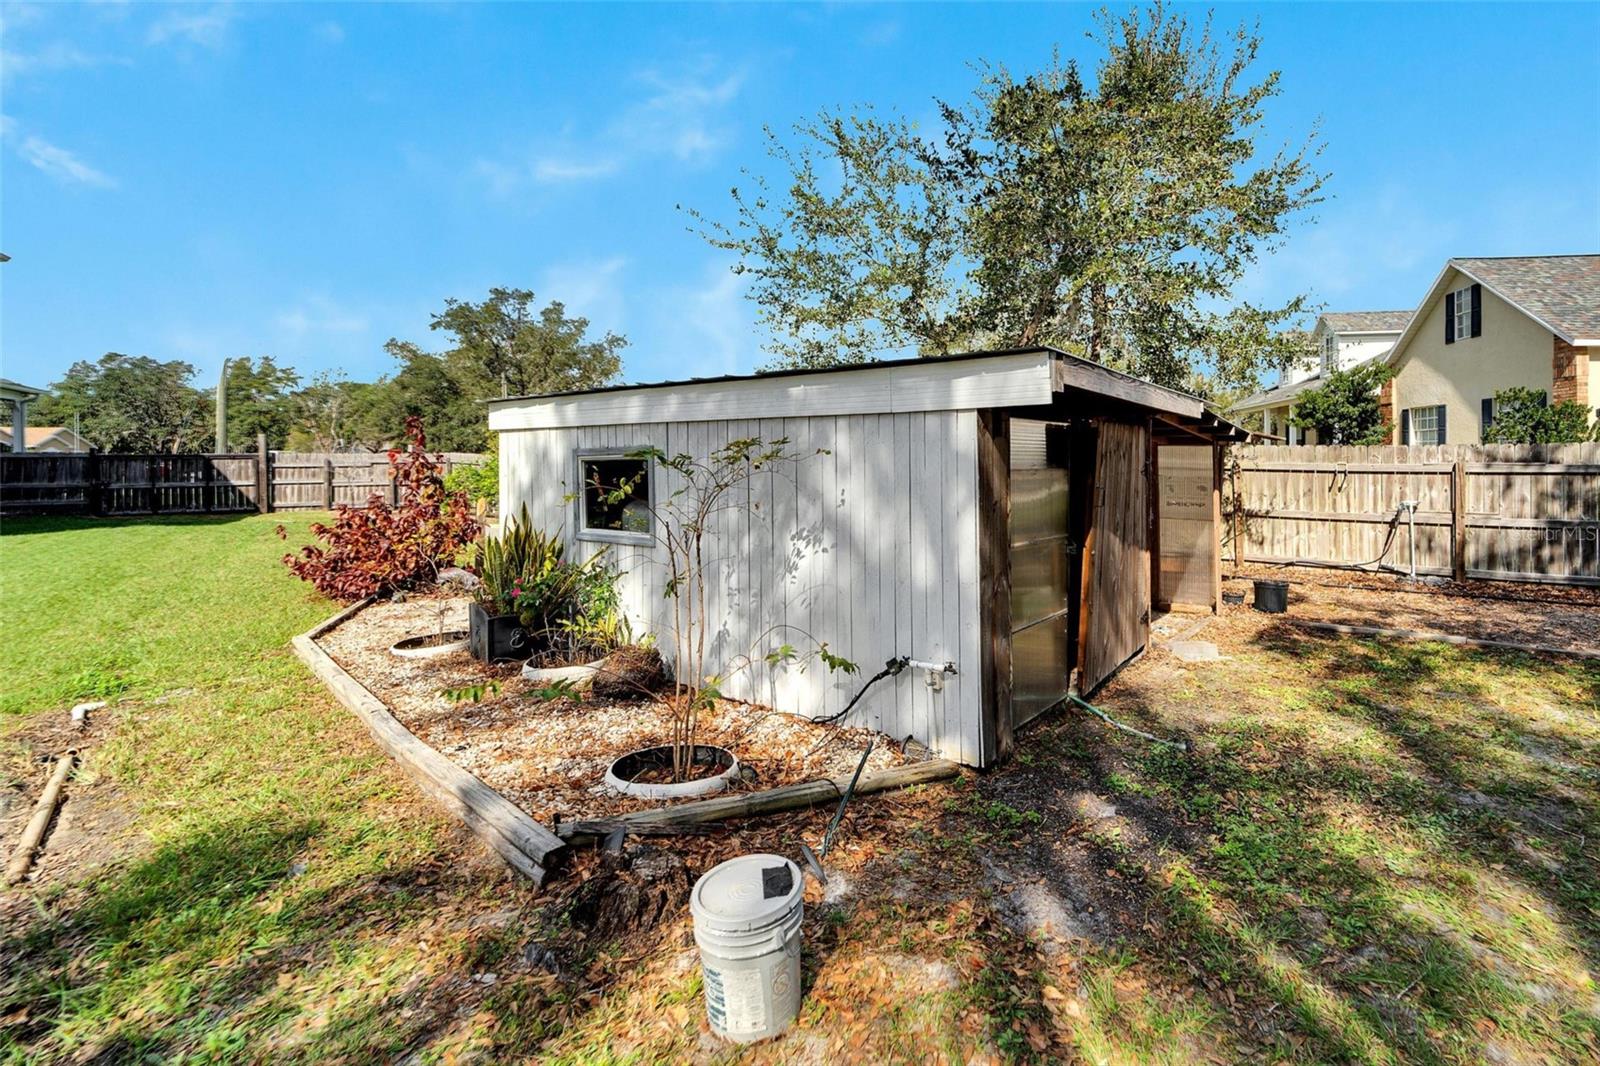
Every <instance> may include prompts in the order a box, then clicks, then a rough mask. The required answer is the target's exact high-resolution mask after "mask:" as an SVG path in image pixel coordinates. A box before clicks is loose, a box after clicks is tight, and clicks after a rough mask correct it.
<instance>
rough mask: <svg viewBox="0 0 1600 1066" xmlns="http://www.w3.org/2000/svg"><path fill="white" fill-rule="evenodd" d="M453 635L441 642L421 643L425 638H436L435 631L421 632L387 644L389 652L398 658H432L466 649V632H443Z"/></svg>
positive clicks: (460, 630) (461, 630)
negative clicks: (450, 638)
mask: <svg viewBox="0 0 1600 1066" xmlns="http://www.w3.org/2000/svg"><path fill="white" fill-rule="evenodd" d="M444 635H445V636H446V637H453V638H455V639H453V640H447V641H445V642H444V643H443V644H423V643H421V642H422V641H425V640H437V639H438V637H439V634H437V633H423V634H421V635H419V636H415V637H407V638H406V639H405V640H397V641H395V642H394V643H393V644H391V645H389V654H390V655H393V656H395V657H396V658H400V659H433V658H436V657H438V656H440V655H454V654H455V653H456V652H458V651H466V650H467V632H466V630H464V629H456V630H451V631H450V632H448V633H446V634H444Z"/></svg>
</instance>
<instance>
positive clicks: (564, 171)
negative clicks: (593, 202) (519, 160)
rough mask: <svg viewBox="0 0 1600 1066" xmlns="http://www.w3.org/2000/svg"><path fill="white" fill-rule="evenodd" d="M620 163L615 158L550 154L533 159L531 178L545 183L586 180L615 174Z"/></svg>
mask: <svg viewBox="0 0 1600 1066" xmlns="http://www.w3.org/2000/svg"><path fill="white" fill-rule="evenodd" d="M619 167H620V164H619V163H618V162H617V160H615V159H571V158H562V157H560V156H551V157H548V158H545V159H536V160H534V163H533V167H532V174H533V179H534V180H535V181H538V182H543V183H546V184H553V183H556V182H563V181H588V180H591V179H594V178H603V177H605V176H606V175H608V174H615V173H616V172H617V170H618V169H619Z"/></svg>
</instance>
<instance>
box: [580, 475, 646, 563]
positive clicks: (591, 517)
mask: <svg viewBox="0 0 1600 1066" xmlns="http://www.w3.org/2000/svg"><path fill="white" fill-rule="evenodd" d="M578 480H579V481H580V482H581V483H582V485H583V491H582V494H581V495H580V497H579V499H578V508H579V515H578V519H579V521H578V535H579V536H580V537H587V538H592V539H595V540H620V541H627V542H632V543H645V544H648V543H650V541H651V522H650V507H651V495H650V492H651V485H650V460H649V459H647V458H644V457H642V456H633V455H626V454H618V453H607V454H603V455H596V454H582V455H579V456H578Z"/></svg>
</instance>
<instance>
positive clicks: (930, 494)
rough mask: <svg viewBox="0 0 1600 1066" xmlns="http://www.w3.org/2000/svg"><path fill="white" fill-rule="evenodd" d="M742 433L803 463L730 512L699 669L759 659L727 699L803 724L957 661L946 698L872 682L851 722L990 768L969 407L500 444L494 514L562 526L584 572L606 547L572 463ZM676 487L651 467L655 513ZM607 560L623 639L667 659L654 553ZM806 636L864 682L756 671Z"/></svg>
mask: <svg viewBox="0 0 1600 1066" xmlns="http://www.w3.org/2000/svg"><path fill="white" fill-rule="evenodd" d="M746 437H759V438H761V439H762V440H765V441H773V440H776V439H778V438H782V437H786V438H788V440H789V450H790V451H791V452H793V453H794V454H796V455H798V456H799V457H800V458H799V460H798V461H797V462H795V463H793V464H779V466H778V467H776V468H774V469H771V470H768V471H764V472H762V473H760V474H758V475H757V476H756V477H755V478H754V479H752V480H751V481H750V483H749V501H748V506H740V507H733V508H729V509H728V510H726V511H724V512H723V513H722V514H721V516H720V517H719V518H718V520H717V525H716V527H715V530H714V536H713V537H712V538H711V539H712V542H713V543H714V544H715V546H716V549H717V550H716V552H715V565H714V569H715V572H716V574H717V578H716V581H715V582H714V585H713V587H712V590H711V593H712V595H711V604H710V614H711V617H712V619H713V622H714V625H715V626H716V627H717V628H716V632H715V635H714V638H713V640H712V652H713V654H712V655H710V656H709V658H710V659H711V661H712V662H713V663H715V664H716V665H717V666H718V667H719V668H721V669H723V670H726V669H727V668H728V665H729V664H730V663H732V662H734V661H735V660H737V659H738V658H739V657H741V656H743V655H750V656H751V658H753V659H754V661H755V663H754V665H752V666H751V667H750V668H749V669H747V670H744V671H741V672H739V673H738V674H737V676H735V677H733V678H732V679H731V680H730V681H729V682H728V683H727V685H726V686H725V691H727V692H728V693H729V695H732V696H735V697H738V698H741V699H746V700H750V701H752V702H757V703H763V704H767V705H770V706H772V707H775V708H777V709H779V710H784V711H792V712H795V713H798V714H804V715H807V716H818V715H824V714H834V713H837V712H838V711H839V710H841V709H842V708H843V707H844V705H845V703H846V702H848V701H849V699H850V697H851V696H853V695H854V694H855V692H856V691H857V690H858V689H859V688H860V686H861V684H862V683H863V682H864V680H865V679H866V677H869V676H871V675H872V674H874V673H876V672H877V671H878V669H880V668H881V667H882V665H883V663H884V662H885V661H886V660H888V659H890V658H893V657H895V656H898V655H908V656H910V657H912V658H915V659H923V660H927V661H930V662H944V661H946V660H950V661H954V662H955V663H956V666H957V669H958V671H959V672H958V673H957V674H956V676H954V677H949V678H946V680H945V684H944V687H943V690H942V691H941V692H933V691H932V690H930V689H929V688H928V686H927V684H926V680H927V675H926V674H924V673H922V672H921V671H911V670H908V671H906V672H904V673H902V674H901V675H900V676H899V677H897V678H892V679H886V680H884V681H880V682H879V683H878V684H877V685H875V686H873V688H872V690H871V691H870V692H869V693H868V694H867V696H866V697H865V698H864V699H863V700H862V701H861V703H859V704H857V705H856V708H855V710H854V711H853V712H852V714H851V719H850V722H851V723H852V724H857V725H867V726H871V727H873V728H875V729H879V730H881V731H883V732H884V733H887V734H889V735H891V736H894V737H905V736H908V735H909V736H913V737H915V738H917V739H918V740H920V741H922V742H923V743H925V744H927V745H928V746H929V747H930V748H933V749H934V750H935V751H937V752H939V753H940V754H941V755H943V756H945V757H947V758H952V759H958V760H959V761H961V762H963V763H966V764H969V765H986V764H987V763H989V762H991V761H992V760H993V755H994V753H993V752H992V751H988V750H985V744H984V740H983V729H982V723H981V721H980V718H981V711H982V706H983V701H982V692H981V688H980V686H981V683H982V678H981V670H980V668H979V667H980V648H979V604H978V593H979V590H978V551H977V535H978V518H977V414H976V412H975V411H971V410H963V411H927V412H909V413H900V414H849V415H838V416H823V417H803V418H771V419H749V420H723V421H698V422H689V423H685V422H648V423H640V424H634V425H610V426H583V427H563V428H551V429H527V430H503V431H502V432H501V433H500V514H501V515H502V516H505V517H507V518H510V517H514V516H516V515H517V514H518V512H519V510H520V509H521V507H522V506H523V505H524V504H526V505H527V507H528V511H529V516H530V518H531V520H532V521H533V523H534V524H535V525H537V526H540V527H543V528H547V529H557V528H559V529H561V530H563V531H564V537H565V539H566V541H567V544H568V550H569V552H575V553H576V554H577V555H578V556H579V557H585V558H586V557H588V556H589V555H592V554H593V553H594V552H595V551H597V550H599V549H600V548H601V547H602V545H600V544H597V543H594V542H590V541H584V540H578V539H576V538H575V537H574V535H573V534H574V531H575V530H576V529H577V526H578V523H577V512H576V507H575V503H574V502H573V501H572V500H571V499H569V496H570V495H571V494H572V492H573V491H574V489H575V488H576V487H577V485H576V481H577V472H576V459H575V456H576V453H577V452H578V450H580V449H585V450H587V449H597V448H619V449H627V448H637V447H644V446H654V447H657V448H660V449H662V450H663V451H665V452H666V453H667V454H669V455H676V454H679V453H687V454H689V455H693V456H696V457H699V458H705V457H708V456H709V455H710V454H711V453H712V452H713V451H714V450H715V449H716V448H717V447H719V446H721V445H723V444H726V443H727V442H728V441H730V440H738V439H741V438H746ZM678 487H679V485H678V482H677V479H676V477H675V475H673V474H672V472H671V471H665V470H659V469H658V470H657V471H656V485H655V492H656V499H657V501H658V502H660V501H664V500H666V499H667V498H668V496H669V495H670V494H671V493H672V492H673V491H675V490H676V489H677V488H678ZM606 550H607V551H608V552H609V553H610V556H611V559H612V560H613V562H614V564H615V565H616V566H617V567H618V568H619V569H620V570H621V571H623V575H624V576H623V578H622V589H623V598H624V604H625V606H626V609H627V611H628V613H629V616H630V618H631V620H632V621H633V623H634V625H635V627H636V628H640V629H642V630H644V631H647V632H651V633H655V634H657V635H658V637H659V638H660V639H661V642H662V652H663V654H665V655H667V656H668V657H669V658H670V656H671V648H670V643H671V640H670V634H671V603H670V601H669V600H667V599H666V598H665V596H664V595H663V592H664V588H665V583H666V577H665V574H666V557H665V552H664V551H663V550H662V549H661V548H660V547H659V546H651V547H636V546H629V545H610V546H607V547H606ZM806 633H808V634H810V635H811V636H812V637H814V638H815V639H816V640H820V641H826V642H827V643H828V645H829V647H830V648H831V649H832V650H834V651H836V652H837V653H839V654H842V655H844V656H845V657H846V658H849V659H852V660H854V661H855V662H856V663H858V664H859V665H860V668H861V672H860V673H859V674H855V675H843V674H829V673H828V672H827V670H826V669H825V668H824V667H823V666H822V665H821V664H820V663H819V662H816V661H815V660H812V661H809V662H807V663H806V664H805V665H804V666H803V667H800V668H796V667H776V668H774V667H769V666H767V665H766V664H765V663H764V662H762V656H763V654H764V653H765V652H766V651H768V650H770V649H771V648H773V647H776V646H777V645H779V644H783V643H789V644H793V645H795V646H796V647H797V648H799V649H802V650H804V649H806V648H807V647H810V646H813V645H811V642H810V641H807V640H805V639H803V638H802V637H801V634H806Z"/></svg>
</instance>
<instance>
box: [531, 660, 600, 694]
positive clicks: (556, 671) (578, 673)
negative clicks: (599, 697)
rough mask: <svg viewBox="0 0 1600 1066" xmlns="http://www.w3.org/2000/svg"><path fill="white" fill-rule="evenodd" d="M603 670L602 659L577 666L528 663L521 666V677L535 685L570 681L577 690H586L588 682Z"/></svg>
mask: <svg viewBox="0 0 1600 1066" xmlns="http://www.w3.org/2000/svg"><path fill="white" fill-rule="evenodd" d="M605 668H606V661H605V660H604V659H596V660H595V661H594V662H592V663H581V664H579V665H577V666H534V665H533V663H531V662H530V663H526V664H524V665H523V667H522V676H523V677H524V678H526V679H528V680H529V681H532V682H533V683H534V684H536V685H553V684H555V683H556V682H557V681H571V682H572V683H573V684H574V685H575V686H576V687H578V688H588V687H589V682H591V681H593V680H594V675H595V674H598V673H599V672H600V671H601V670H604V669H605Z"/></svg>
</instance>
